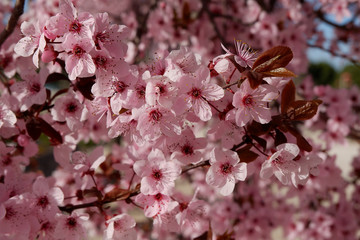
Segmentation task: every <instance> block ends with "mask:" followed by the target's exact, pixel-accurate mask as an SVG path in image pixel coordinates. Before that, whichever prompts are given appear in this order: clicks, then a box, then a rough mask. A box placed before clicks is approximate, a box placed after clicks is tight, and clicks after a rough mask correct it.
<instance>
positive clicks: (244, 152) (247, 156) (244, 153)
mask: <svg viewBox="0 0 360 240" xmlns="http://www.w3.org/2000/svg"><path fill="white" fill-rule="evenodd" d="M251 147H252V145H251V144H248V145H246V146H245V147H243V148H240V149H239V150H237V151H236V153H237V154H238V156H239V158H240V161H241V162H246V163H250V162H252V161H255V160H256V159H257V157H258V156H259V154H257V153H255V152H253V151H250V148H251Z"/></svg>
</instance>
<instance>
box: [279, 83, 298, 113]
mask: <svg viewBox="0 0 360 240" xmlns="http://www.w3.org/2000/svg"><path fill="white" fill-rule="evenodd" d="M295 93H296V89H295V84H294V82H293V81H292V80H290V81H289V82H288V83H287V84H286V85H285V87H284V89H283V91H282V93H281V113H282V114H285V112H286V110H287V109H288V108H289V104H290V103H292V102H294V101H295Z"/></svg>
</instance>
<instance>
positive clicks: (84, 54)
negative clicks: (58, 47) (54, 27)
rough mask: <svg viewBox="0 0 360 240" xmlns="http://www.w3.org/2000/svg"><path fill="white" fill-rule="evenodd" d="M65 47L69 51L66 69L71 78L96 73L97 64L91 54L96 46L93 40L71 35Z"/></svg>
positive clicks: (66, 58) (66, 57) (66, 56)
mask: <svg viewBox="0 0 360 240" xmlns="http://www.w3.org/2000/svg"><path fill="white" fill-rule="evenodd" d="M63 47H64V49H65V51H66V52H67V55H65V69H66V72H67V73H68V74H69V79H70V80H75V79H76V78H77V77H89V76H92V75H93V74H95V70H96V66H95V63H94V61H93V59H92V57H91V55H90V54H89V53H90V51H91V50H92V49H93V47H94V43H93V42H92V41H89V40H87V39H82V38H79V37H75V36H73V35H69V36H68V37H67V38H66V40H65V41H64V43H63Z"/></svg>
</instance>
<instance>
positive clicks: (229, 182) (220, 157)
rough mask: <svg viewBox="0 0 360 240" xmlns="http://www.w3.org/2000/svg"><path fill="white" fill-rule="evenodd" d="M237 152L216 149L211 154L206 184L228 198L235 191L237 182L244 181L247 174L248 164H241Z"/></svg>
mask: <svg viewBox="0 0 360 240" xmlns="http://www.w3.org/2000/svg"><path fill="white" fill-rule="evenodd" d="M239 162H240V159H239V156H238V155H237V153H236V152H233V151H230V150H220V149H218V148H214V149H213V150H212V151H211V154H210V164H211V167H210V168H209V170H208V172H207V173H206V182H207V183H208V184H209V185H212V186H214V187H216V188H217V189H218V190H219V192H220V193H221V194H222V195H224V196H228V195H230V194H231V193H232V192H233V191H234V187H235V181H236V180H240V181H244V180H245V178H246V174H247V168H246V163H239Z"/></svg>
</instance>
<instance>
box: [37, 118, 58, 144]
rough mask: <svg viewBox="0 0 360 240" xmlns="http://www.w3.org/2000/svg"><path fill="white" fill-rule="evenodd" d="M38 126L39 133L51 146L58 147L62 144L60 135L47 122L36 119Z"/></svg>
mask: <svg viewBox="0 0 360 240" xmlns="http://www.w3.org/2000/svg"><path fill="white" fill-rule="evenodd" d="M36 120H37V122H38V123H39V125H40V129H41V131H42V132H43V133H44V134H45V135H46V136H48V137H49V138H50V141H51V143H52V145H59V144H62V143H63V139H62V136H61V134H60V133H59V132H58V131H56V130H55V129H54V128H53V127H52V126H51V125H50V124H49V123H48V122H46V121H45V120H44V119H42V118H36Z"/></svg>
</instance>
